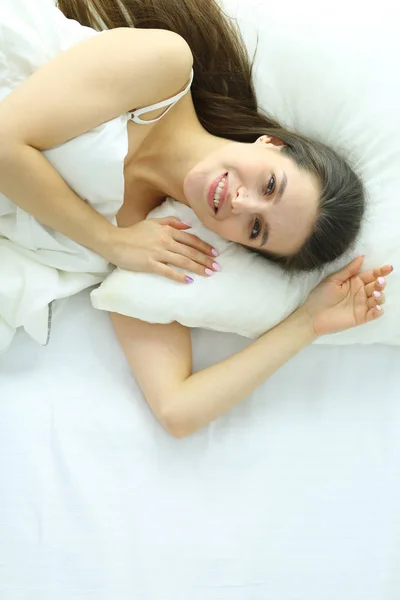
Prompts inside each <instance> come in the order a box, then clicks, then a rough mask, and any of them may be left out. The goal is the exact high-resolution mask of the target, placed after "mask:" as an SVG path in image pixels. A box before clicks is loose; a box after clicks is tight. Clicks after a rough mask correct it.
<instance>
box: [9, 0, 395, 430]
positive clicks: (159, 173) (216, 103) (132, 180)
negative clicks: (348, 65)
mask: <svg viewBox="0 0 400 600" xmlns="http://www.w3.org/2000/svg"><path fill="white" fill-rule="evenodd" d="M90 4H91V9H90V10H89V8H88V5H89V0H61V1H60V2H59V7H60V9H61V10H62V11H63V12H64V14H66V16H68V17H70V18H74V19H76V20H77V21H79V22H80V23H82V24H84V25H89V26H91V27H93V28H95V29H96V28H97V29H99V28H101V26H103V27H104V24H105V26H106V27H107V28H109V29H111V31H107V32H105V33H103V34H102V35H98V36H94V37H93V38H91V39H89V40H87V41H84V42H82V43H80V44H77V45H76V46H75V47H74V48H72V49H71V50H68V51H66V52H64V53H63V54H62V55H60V56H58V57H56V58H55V59H54V60H52V61H50V62H49V63H48V64H47V65H45V66H44V67H43V68H41V69H39V70H38V71H37V72H36V73H34V74H33V75H32V76H31V77H29V78H28V79H27V80H26V81H25V82H23V83H22V84H21V85H20V86H18V87H17V88H16V90H15V91H13V92H12V93H11V94H10V95H9V96H8V97H7V98H6V99H5V100H4V101H3V102H2V104H1V105H0V124H1V127H0V130H1V136H2V144H1V147H2V156H1V160H0V181H1V184H0V191H1V192H2V193H4V195H5V196H7V197H8V198H9V199H11V200H12V201H13V202H14V203H15V204H16V205H18V206H20V207H21V208H22V209H24V210H25V211H27V212H28V213H30V214H31V215H32V216H33V217H34V218H35V219H37V220H38V221H40V222H41V223H43V224H44V225H46V226H47V227H48V228H50V229H52V230H55V231H58V232H60V233H61V234H63V235H65V236H67V237H68V238H70V239H72V240H74V241H75V242H78V243H79V244H81V245H83V246H85V247H87V248H90V249H92V250H93V251H95V252H96V253H98V254H100V255H101V256H103V257H105V258H106V259H107V260H108V261H110V262H111V263H112V264H114V265H117V266H120V267H123V268H125V269H131V270H136V271H148V272H152V273H158V274H159V275H161V276H165V277H169V278H171V279H174V280H176V281H178V282H181V283H182V284H183V285H196V282H195V281H194V282H193V279H192V278H191V277H190V275H189V273H192V274H193V273H194V274H197V275H199V276H205V277H209V276H214V277H218V271H219V270H220V268H219V265H218V262H217V260H218V259H217V253H216V252H215V250H214V249H213V248H211V247H210V246H209V245H207V244H206V243H204V242H202V241H201V240H199V239H198V238H196V237H195V236H192V235H191V234H190V226H189V225H187V224H184V223H182V222H180V221H178V220H177V219H175V218H170V219H162V220H156V219H153V220H148V221H146V220H145V218H146V216H147V214H148V213H149V212H150V211H151V210H152V209H153V208H155V207H156V206H157V205H159V204H161V203H162V202H163V200H164V199H165V197H167V196H171V197H173V198H175V199H176V200H178V201H180V202H182V203H184V204H187V205H188V206H190V208H191V209H193V211H194V212H195V213H196V215H197V216H198V218H199V219H200V220H201V221H202V222H203V223H204V225H205V226H206V227H208V228H209V229H211V230H213V231H215V232H216V233H218V234H219V235H220V236H222V237H224V238H226V239H228V240H232V241H234V242H237V243H240V244H242V245H244V246H246V247H248V248H250V249H252V250H254V251H256V252H260V253H262V254H264V255H265V256H266V260H267V259H270V260H274V261H276V262H278V263H280V264H281V265H282V267H283V268H285V269H288V270H290V271H299V270H303V271H307V270H312V269H314V268H318V267H321V266H323V265H325V264H326V263H328V262H329V261H332V260H334V259H336V258H338V257H339V256H341V255H342V254H343V253H344V252H345V251H346V250H348V249H349V248H350V247H351V245H352V243H353V242H354V241H355V238H356V236H357V234H358V232H359V229H360V224H361V220H362V216H363V211H364V195H363V186H362V183H361V182H360V180H359V178H358V177H357V175H356V174H355V173H354V172H353V171H352V169H351V168H350V167H349V166H348V165H347V164H346V162H345V161H344V160H343V159H342V158H341V157H340V156H338V155H337V154H336V153H335V152H333V151H332V150H331V149H329V148H327V147H325V146H324V145H322V144H319V143H315V142H312V141H310V140H308V139H306V138H304V137H301V136H299V135H296V134H294V133H291V132H288V131H286V130H284V129H283V128H281V127H280V126H279V125H278V124H277V123H275V122H273V121H272V120H271V119H270V118H268V117H267V116H265V115H264V114H262V113H260V112H258V110H257V102H256V98H255V94H254V89H253V85H252V81H251V65H250V64H249V61H248V58H247V55H246V52H245V49H244V45H243V42H242V40H241V38H240V36H239V34H238V32H237V31H236V29H235V27H234V25H233V24H232V22H231V21H230V20H228V19H227V18H226V17H225V16H224V15H223V14H222V12H221V11H220V9H219V8H218V6H217V5H216V4H215V3H214V1H213V0H163V2H156V1H154V0H130V1H128V0H125V2H124V5H125V9H126V10H122V8H121V4H122V3H121V2H117V0H107V1H106V0H92V1H91V2H90ZM96 15H97V16H96ZM98 17H100V19H101V20H99V18H98ZM132 25H135V26H136V28H135V29H133V28H131V26H132ZM129 27H130V28H129ZM168 30H169V31H168ZM192 67H193V69H194V80H193V83H192V75H191V74H192ZM178 92H182V93H181V94H179V96H178V97H176V94H177V93H178ZM174 95H175V96H174ZM165 99H169V100H168V102H166V103H163V106H159V105H157V103H159V102H160V101H164V100H165ZM155 105H156V106H155ZM27 107H29V110H26V108H27ZM138 107H144V108H142V110H139V109H138ZM169 107H172V110H169ZM130 111H133V112H132V120H131V121H129V123H128V138H129V152H128V155H127V157H126V160H125V165H124V176H125V196H124V202H123V205H122V207H121V209H120V211H119V212H118V215H117V219H118V225H119V227H118V228H117V227H115V226H113V225H112V224H111V223H110V222H109V220H107V219H106V218H105V217H104V216H102V215H101V214H99V213H97V212H96V211H95V210H94V209H93V208H91V206H90V205H89V204H88V203H86V202H84V201H83V200H82V199H81V198H79V197H78V196H77V195H76V194H75V193H74V192H73V191H72V190H71V189H70V188H69V187H68V186H67V185H66V183H65V182H64V181H63V180H62V179H61V177H60V176H59V175H58V173H57V172H56V171H55V169H54V168H53V167H52V166H51V165H50V163H49V162H48V161H47V160H46V159H45V158H44V156H43V155H42V154H41V152H40V151H43V150H46V149H48V148H52V147H54V146H56V145H60V144H63V143H65V142H66V141H68V140H70V139H71V138H74V137H77V136H79V135H81V134H83V133H84V132H87V131H89V130H91V129H93V128H95V127H96V126H98V125H99V124H101V123H106V122H108V121H110V120H111V119H113V118H115V117H116V116H118V115H121V114H124V113H128V112H130ZM362 262H363V261H362V257H359V258H357V259H355V260H354V261H353V262H352V263H351V264H350V265H348V266H347V267H346V268H345V269H343V270H342V271H340V272H339V273H336V274H335V275H333V276H331V277H329V278H328V279H327V280H325V281H324V282H323V283H322V284H320V285H319V286H318V287H317V288H316V289H315V290H314V291H313V292H312V293H311V294H310V296H309V298H308V299H307V301H306V303H305V304H304V305H303V306H302V307H300V308H299V309H298V310H296V311H295V312H294V313H293V314H292V315H291V316H290V317H289V318H287V319H286V320H285V321H284V322H283V323H281V324H280V325H278V326H277V327H275V328H274V329H273V330H271V331H269V332H268V333H266V334H264V335H263V336H262V337H261V338H259V339H258V340H257V341H255V342H254V343H252V344H250V345H249V346H248V347H247V348H245V349H244V350H242V351H241V352H239V353H237V354H235V355H234V356H232V357H230V358H228V359H226V360H224V361H222V362H220V363H218V364H216V365H214V366H212V367H210V368H207V369H205V370H203V371H201V372H199V373H196V374H192V359H191V341H190V332H189V330H188V329H187V328H185V327H183V326H181V325H180V324H178V323H173V324H171V325H152V324H149V323H144V322H141V321H138V320H135V319H131V318H127V317H124V316H121V315H116V314H115V315H112V320H113V323H114V325H115V329H116V332H117V335H118V339H119V341H120V343H121V345H122V348H123V349H124V352H125V354H126V357H127V359H128V361H129V364H130V365H131V367H132V370H133V372H134V374H135V377H136V378H137V381H138V382H139V384H140V386H141V388H142V390H143V393H144V395H145V397H146V399H147V401H148V403H149V405H150V406H151V408H152V410H153V412H154V414H155V415H156V417H157V418H158V419H159V420H160V422H161V423H162V424H163V426H164V427H165V428H166V429H167V430H168V431H169V432H170V433H171V434H172V435H174V436H176V437H183V436H186V435H188V434H190V433H191V432H193V431H195V430H197V429H199V428H200V427H203V426H205V425H206V424H208V423H210V421H212V420H213V419H216V418H217V417H218V416H219V415H221V414H223V413H224V412H226V411H228V410H229V409H230V408H232V407H233V406H234V405H236V404H237V403H238V402H240V401H241V400H243V399H244V398H245V397H246V396H248V395H249V394H250V393H251V392H252V390H254V389H255V388H256V387H257V386H259V385H260V384H261V383H262V382H263V381H264V380H265V379H267V378H268V377H269V376H270V375H272V374H273V373H274V372H275V371H276V370H277V369H279V367H281V366H282V365H283V364H284V363H285V362H286V361H288V360H289V359H290V358H291V357H292V356H294V355H295V354H296V353H297V352H299V351H300V350H301V349H302V348H304V347H305V346H307V345H308V344H311V343H312V342H313V341H314V340H315V339H316V338H317V337H318V336H321V335H324V334H328V333H331V332H334V331H339V330H343V329H347V328H350V327H354V326H357V325H362V324H363V323H367V322H369V321H371V320H374V319H377V318H379V317H380V316H382V314H383V310H382V309H381V305H382V304H383V303H384V301H385V298H384V294H383V290H384V287H385V280H384V277H385V276H387V275H388V274H389V273H390V272H391V270H392V268H391V267H390V266H384V267H380V268H377V269H375V270H374V271H368V272H360V270H361V268H362ZM175 267H179V268H182V269H184V270H185V271H186V273H184V274H182V273H181V272H180V271H177V270H175Z"/></svg>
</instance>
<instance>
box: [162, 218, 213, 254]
mask: <svg viewBox="0 0 400 600" xmlns="http://www.w3.org/2000/svg"><path fill="white" fill-rule="evenodd" d="M154 221H157V222H158V223H160V225H165V226H167V227H170V228H171V230H170V231H169V233H170V234H171V237H172V238H173V239H174V240H175V241H177V242H181V243H182V244H185V245H186V246H190V247H191V248H195V249H196V250H198V251H199V252H203V253H204V254H207V256H213V257H214V258H215V257H216V256H218V254H219V253H218V251H217V250H215V248H213V247H212V246H210V244H207V242H204V241H203V240H201V239H200V238H198V237H197V236H196V235H193V234H192V233H186V232H185V231H184V230H185V229H189V228H190V227H191V225H190V224H189V223H185V222H184V221H181V220H180V219H178V218H177V217H164V218H163V219H154Z"/></svg>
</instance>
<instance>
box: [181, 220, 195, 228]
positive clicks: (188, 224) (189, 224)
mask: <svg viewBox="0 0 400 600" xmlns="http://www.w3.org/2000/svg"><path fill="white" fill-rule="evenodd" d="M181 222H182V223H183V224H184V225H187V226H188V227H191V226H192V224H191V223H186V221H182V219H181Z"/></svg>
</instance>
